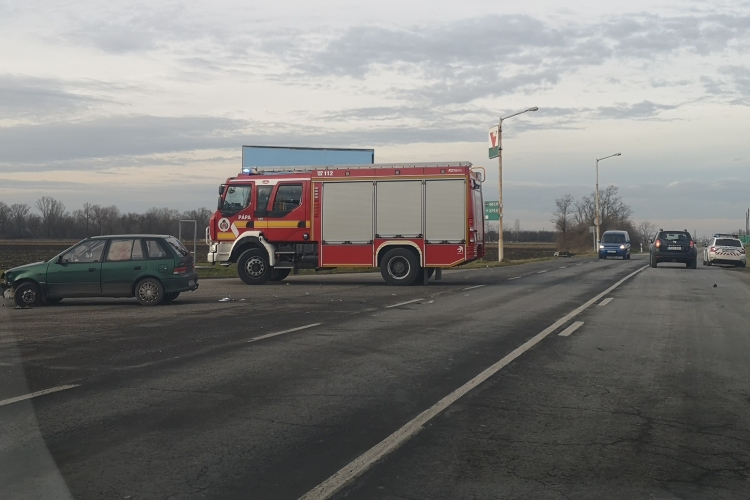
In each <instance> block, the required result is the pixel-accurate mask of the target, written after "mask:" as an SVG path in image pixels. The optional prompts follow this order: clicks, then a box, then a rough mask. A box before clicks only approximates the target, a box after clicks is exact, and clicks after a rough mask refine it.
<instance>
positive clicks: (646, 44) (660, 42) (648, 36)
mask: <svg viewBox="0 0 750 500" xmlns="http://www.w3.org/2000/svg"><path fill="white" fill-rule="evenodd" d="M748 33H750V17H748V16H727V15H716V14H711V15H690V16H675V17H663V16H653V15H637V16H633V15H628V16H623V17H621V18H619V19H617V20H615V21H612V22H610V23H607V24H606V25H605V28H604V30H603V33H602V34H603V38H604V39H605V40H607V41H608V42H609V43H611V44H612V46H613V49H614V50H615V52H616V53H617V54H618V55H626V56H633V57H639V58H644V59H652V58H653V57H654V56H655V55H657V54H667V53H671V52H674V51H677V50H690V51H693V52H696V53H698V54H701V55H707V54H710V53H713V52H717V51H720V50H724V49H725V48H727V46H728V45H729V43H730V42H731V41H732V40H736V39H739V38H743V37H745V36H747V34H748Z"/></svg>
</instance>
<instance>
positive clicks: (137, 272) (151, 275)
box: [0, 234, 198, 307]
mask: <svg viewBox="0 0 750 500" xmlns="http://www.w3.org/2000/svg"><path fill="white" fill-rule="evenodd" d="M0 287H2V292H3V294H4V295H5V296H6V298H11V297H12V298H13V300H14V301H15V303H16V305H17V306H20V307H34V306H39V305H42V304H56V303H57V302H60V301H61V300H62V299H65V298H75V297H135V298H136V300H137V301H138V302H139V303H140V304H142V305H145V306H153V305H157V304H160V303H163V302H171V301H173V300H174V299H176V298H177V297H178V296H179V295H180V293H181V292H186V291H188V290H190V291H193V290H196V289H197V288H198V274H197V273H196V272H195V266H194V261H193V257H192V256H191V255H190V252H189V251H188V250H187V249H186V248H185V246H184V245H183V244H182V243H181V242H180V241H179V240H178V239H177V238H175V237H173V236H163V235H152V234H137V235H135V234H127V235H117V236H95V237H93V238H86V239H85V240H83V241H81V242H79V243H78V244H76V245H74V246H72V247H71V248H69V249H67V250H65V251H64V252H62V253H61V254H59V255H57V256H55V257H53V258H52V259H50V260H48V261H47V262H37V263H34V264H26V265H25V266H19V267H15V268H13V269H9V270H8V271H6V272H5V273H3V274H2V276H0Z"/></svg>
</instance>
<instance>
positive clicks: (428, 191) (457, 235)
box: [425, 179, 466, 243]
mask: <svg viewBox="0 0 750 500" xmlns="http://www.w3.org/2000/svg"><path fill="white" fill-rule="evenodd" d="M425 198H426V200H425V212H426V215H425V225H426V227H425V239H426V240H427V241H428V242H429V243H442V242H446V243H460V242H462V241H465V240H466V181H465V180H463V179H450V180H444V181H443V180H428V181H426V186H425Z"/></svg>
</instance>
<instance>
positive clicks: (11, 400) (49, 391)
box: [0, 384, 81, 406]
mask: <svg viewBox="0 0 750 500" xmlns="http://www.w3.org/2000/svg"><path fill="white" fill-rule="evenodd" d="M80 386H81V384H68V385H59V386H57V387H52V388H50V389H44V390H41V391H36V392H32V393H30V394H24V395H23V396H16V397H15V398H8V399H3V400H1V401H0V406H5V405H9V404H13V403H17V402H19V401H25V400H27V399H31V398H37V397H39V396H44V395H45V394H52V393H53V392H60V391H67V390H68V389H73V388H75V387H80Z"/></svg>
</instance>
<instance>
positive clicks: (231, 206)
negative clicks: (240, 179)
mask: <svg viewBox="0 0 750 500" xmlns="http://www.w3.org/2000/svg"><path fill="white" fill-rule="evenodd" d="M251 195H252V186H229V187H228V188H227V191H226V196H225V197H224V203H223V204H222V206H221V213H222V215H224V216H225V217H226V216H230V215H234V214H236V213H237V212H240V211H242V210H244V209H246V208H247V207H248V206H250V201H251Z"/></svg>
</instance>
